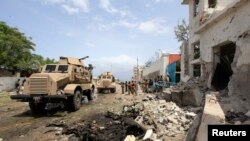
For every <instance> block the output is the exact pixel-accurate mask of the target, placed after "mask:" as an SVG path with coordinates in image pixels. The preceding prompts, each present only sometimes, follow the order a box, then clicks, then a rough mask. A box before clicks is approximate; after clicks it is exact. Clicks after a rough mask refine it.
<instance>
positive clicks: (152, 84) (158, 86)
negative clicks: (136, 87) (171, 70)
mask: <svg viewBox="0 0 250 141" xmlns="http://www.w3.org/2000/svg"><path fill="white" fill-rule="evenodd" d="M169 82H171V80H170V77H169V75H167V76H166V77H165V78H163V76H157V77H156V78H155V79H143V81H142V83H141V87H142V90H143V92H144V93H154V92H161V91H162V90H163V87H165V86H166V83H169Z"/></svg>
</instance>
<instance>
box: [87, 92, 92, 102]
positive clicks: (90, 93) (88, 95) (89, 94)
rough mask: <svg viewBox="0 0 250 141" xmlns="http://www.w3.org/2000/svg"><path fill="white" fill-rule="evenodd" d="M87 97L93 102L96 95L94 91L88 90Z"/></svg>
mask: <svg viewBox="0 0 250 141" xmlns="http://www.w3.org/2000/svg"><path fill="white" fill-rule="evenodd" d="M87 97H88V100H93V99H94V93H93V91H91V90H88V91H87Z"/></svg>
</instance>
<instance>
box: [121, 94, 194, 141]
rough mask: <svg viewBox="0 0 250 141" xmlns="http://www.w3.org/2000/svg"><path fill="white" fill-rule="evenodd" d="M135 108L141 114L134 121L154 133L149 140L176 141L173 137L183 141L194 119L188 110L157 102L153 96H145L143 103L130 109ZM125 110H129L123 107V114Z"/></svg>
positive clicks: (170, 103)
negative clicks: (169, 140) (170, 140)
mask: <svg viewBox="0 0 250 141" xmlns="http://www.w3.org/2000/svg"><path fill="white" fill-rule="evenodd" d="M136 107H138V108H137V109H138V110H139V111H141V112H140V114H139V116H138V117H137V118H135V121H136V122H137V123H138V124H140V125H141V126H143V127H144V128H146V129H149V130H150V129H153V132H154V133H153V134H152V136H150V137H149V138H150V139H151V140H167V139H172V140H176V139H175V137H176V138H177V139H178V138H179V137H181V138H182V139H181V140H183V137H184V136H185V134H186V132H187V131H188V129H189V128H190V126H191V124H192V122H193V120H194V119H195V117H196V114H195V113H194V112H189V111H188V108H185V109H184V108H183V109H182V108H180V107H178V106H177V105H176V104H175V103H173V102H166V101H165V100H158V99H155V97H153V96H147V97H146V98H144V99H143V103H137V104H136V105H135V106H133V107H132V109H133V108H134V109H136ZM141 107H143V110H141V109H142V108H141ZM126 109H131V108H128V107H126V106H125V107H124V112H125V113H127V112H129V111H126ZM137 109H136V111H137ZM144 139H145V138H144Z"/></svg>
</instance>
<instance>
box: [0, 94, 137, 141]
mask: <svg viewBox="0 0 250 141" xmlns="http://www.w3.org/2000/svg"><path fill="white" fill-rule="evenodd" d="M120 92H121V91H120V89H118V91H117V93H116V94H95V95H96V98H95V100H93V101H91V102H88V103H84V104H83V105H82V107H81V109H80V110H79V111H76V112H67V111H65V110H63V109H56V110H51V111H49V112H48V113H47V114H46V115H42V116H34V115H32V114H31V112H30V110H29V106H28V104H27V103H22V102H15V101H12V100H10V98H9V96H10V93H1V94H0V139H1V138H2V139H3V140H4V141H5V140H6V141H8V140H9V141H30V140H37V141H40V140H42V141H44V140H50V141H51V140H67V137H64V136H57V135H56V134H57V133H56V131H55V130H54V128H51V127H46V126H47V125H48V124H50V123H53V122H56V121H57V122H58V121H61V122H64V123H67V124H70V123H75V122H78V121H83V120H86V121H87V120H90V121H91V120H96V121H100V120H102V118H103V116H104V113H106V112H107V111H108V110H109V111H119V110H121V108H122V107H123V105H127V104H131V103H133V101H136V100H137V99H138V98H139V97H137V98H136V97H133V96H128V95H123V94H121V93H120Z"/></svg>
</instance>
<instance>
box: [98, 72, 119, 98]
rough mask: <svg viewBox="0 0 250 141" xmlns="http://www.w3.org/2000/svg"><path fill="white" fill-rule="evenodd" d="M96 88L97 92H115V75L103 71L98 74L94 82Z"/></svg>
mask: <svg viewBox="0 0 250 141" xmlns="http://www.w3.org/2000/svg"><path fill="white" fill-rule="evenodd" d="M96 89H97V92H98V93H103V92H104V91H107V90H109V91H110V92H111V93H115V92H116V83H115V77H114V75H113V74H112V73H111V72H104V73H102V74H101V75H100V76H99V79H98V80H97V83H96Z"/></svg>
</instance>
